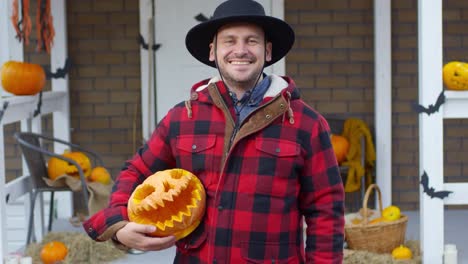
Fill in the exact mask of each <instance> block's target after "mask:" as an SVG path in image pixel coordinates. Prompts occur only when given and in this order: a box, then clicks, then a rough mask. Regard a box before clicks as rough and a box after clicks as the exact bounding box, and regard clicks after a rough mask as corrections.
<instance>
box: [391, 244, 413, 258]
mask: <svg viewBox="0 0 468 264" xmlns="http://www.w3.org/2000/svg"><path fill="white" fill-rule="evenodd" d="M392 257H393V258H394V259H412V258H413V253H412V252H411V249H409V248H408V247H405V246H403V245H400V246H399V247H396V248H395V249H393V250H392Z"/></svg>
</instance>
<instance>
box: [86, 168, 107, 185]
mask: <svg viewBox="0 0 468 264" xmlns="http://www.w3.org/2000/svg"><path fill="white" fill-rule="evenodd" d="M88 179H89V181H92V182H100V183H102V184H104V185H107V184H110V183H111V175H110V173H109V171H108V170H107V169H106V168H104V167H101V166H97V167H94V168H93V169H92V170H91V174H90V175H89V177H88Z"/></svg>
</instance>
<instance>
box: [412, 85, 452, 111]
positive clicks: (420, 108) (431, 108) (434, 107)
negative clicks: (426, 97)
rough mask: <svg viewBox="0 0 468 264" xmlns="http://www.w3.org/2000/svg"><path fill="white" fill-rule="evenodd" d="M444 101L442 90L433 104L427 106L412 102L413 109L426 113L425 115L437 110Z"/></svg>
mask: <svg viewBox="0 0 468 264" xmlns="http://www.w3.org/2000/svg"><path fill="white" fill-rule="evenodd" d="M443 103H445V94H444V91H442V92H441V93H440V94H439V96H438V97H437V101H436V102H435V104H433V105H432V104H431V105H429V107H427V108H426V107H424V106H422V105H420V104H414V110H415V111H416V112H418V114H419V113H426V114H427V115H431V114H433V113H435V112H439V108H440V106H441V105H442V104H443Z"/></svg>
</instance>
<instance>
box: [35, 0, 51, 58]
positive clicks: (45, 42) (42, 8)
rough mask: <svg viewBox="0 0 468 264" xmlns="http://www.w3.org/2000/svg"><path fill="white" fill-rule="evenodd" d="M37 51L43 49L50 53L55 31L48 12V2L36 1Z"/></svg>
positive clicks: (47, 0)
mask: <svg viewBox="0 0 468 264" xmlns="http://www.w3.org/2000/svg"><path fill="white" fill-rule="evenodd" d="M36 25H37V51H41V50H43V49H45V50H46V51H47V53H50V49H51V47H52V44H53V41H54V36H55V30H54V25H53V23H52V15H51V12H50V0H37V15H36Z"/></svg>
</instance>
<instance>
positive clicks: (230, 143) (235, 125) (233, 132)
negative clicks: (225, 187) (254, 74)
mask: <svg viewBox="0 0 468 264" xmlns="http://www.w3.org/2000/svg"><path fill="white" fill-rule="evenodd" d="M215 86H216V84H215ZM216 88H218V87H217V86H216ZM216 91H217V92H218V95H219V96H220V98H221V99H222V100H221V103H222V104H223V107H225V108H226V109H228V110H229V108H228V106H227V105H226V102H224V99H223V97H222V96H221V94H220V93H219V90H218V89H216ZM280 96H281V92H280V93H278V94H277V95H276V96H275V97H273V99H272V100H270V101H269V102H268V103H266V104H264V105H262V106H259V107H258V108H256V109H255V110H254V111H252V112H250V113H249V114H248V115H247V116H246V117H245V118H244V120H243V121H242V122H241V123H239V119H237V120H236V121H234V119H233V118H232V116H231V115H229V120H230V121H231V123H234V130H233V131H232V134H231V137H230V138H229V145H228V148H227V150H226V151H227V152H226V153H225V155H226V157H225V159H224V162H223V164H222V168H221V170H220V175H219V179H218V183H217V185H216V191H215V195H214V204H215V205H216V203H217V199H218V190H219V184H220V183H221V180H222V176H223V173H224V169H225V167H226V163H227V160H228V157H229V154H230V153H231V148H232V146H233V145H232V144H233V143H234V139H235V137H236V135H237V133H238V132H239V130H240V127H241V125H242V124H243V123H244V121H245V120H247V119H248V118H249V117H250V116H251V115H253V114H254V113H255V112H257V111H258V110H260V109H262V108H265V107H267V106H268V105H270V104H271V103H272V102H274V101H275V100H276V99H277V98H278V97H280ZM272 120H273V119H272ZM269 124H270V123H268V124H266V125H265V126H261V127H259V128H257V129H255V130H254V131H252V133H255V132H257V131H259V130H261V129H263V128H265V127H267V126H268V125H269ZM213 220H214V219H213ZM211 257H212V250H211V247H209V249H208V259H211Z"/></svg>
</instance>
